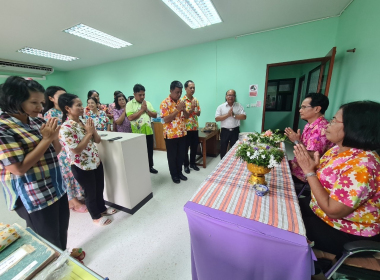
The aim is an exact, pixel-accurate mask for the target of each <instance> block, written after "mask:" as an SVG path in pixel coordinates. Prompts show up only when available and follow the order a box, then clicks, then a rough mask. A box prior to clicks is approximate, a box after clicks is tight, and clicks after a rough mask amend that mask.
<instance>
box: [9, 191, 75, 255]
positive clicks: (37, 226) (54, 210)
mask: <svg viewBox="0 0 380 280" xmlns="http://www.w3.org/2000/svg"><path fill="white" fill-rule="evenodd" d="M15 211H16V212H17V214H18V215H19V216H20V217H21V218H23V219H24V220H25V221H26V226H27V227H30V228H31V229H32V230H33V231H34V232H36V233H37V234H38V235H40V236H41V237H43V238H45V239H46V240H47V241H49V242H50V243H52V244H53V245H55V246H57V247H58V248H60V249H61V250H66V245H67V230H68V228H69V219H70V210H69V201H68V199H67V194H65V195H63V196H62V197H61V198H60V199H59V200H58V201H56V202H54V203H53V204H52V205H50V206H48V207H45V208H44V209H42V210H38V211H35V212H32V213H28V211H27V210H26V209H25V207H24V204H23V203H22V201H21V199H20V198H19V199H18V200H17V201H16V209H15Z"/></svg>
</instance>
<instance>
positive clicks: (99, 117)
mask: <svg viewBox="0 0 380 280" xmlns="http://www.w3.org/2000/svg"><path fill="white" fill-rule="evenodd" d="M97 105H98V100H97V99H96V98H94V97H90V98H89V99H87V107H88V108H89V109H90V110H89V111H87V112H85V115H84V118H85V119H86V120H88V119H92V120H93V121H94V124H95V127H96V130H99V131H110V130H111V123H110V120H109V118H108V117H107V116H106V113H105V112H104V111H102V110H99V109H98V106H97Z"/></svg>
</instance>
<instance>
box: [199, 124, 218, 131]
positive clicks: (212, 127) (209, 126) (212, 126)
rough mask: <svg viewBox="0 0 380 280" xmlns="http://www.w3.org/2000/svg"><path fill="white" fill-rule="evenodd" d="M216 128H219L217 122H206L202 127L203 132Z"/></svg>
mask: <svg viewBox="0 0 380 280" xmlns="http://www.w3.org/2000/svg"><path fill="white" fill-rule="evenodd" d="M215 130H218V126H217V125H216V122H206V125H205V127H204V128H202V129H201V131H202V132H211V131H215Z"/></svg>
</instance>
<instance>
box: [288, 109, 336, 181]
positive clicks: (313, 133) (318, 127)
mask: <svg viewBox="0 0 380 280" xmlns="http://www.w3.org/2000/svg"><path fill="white" fill-rule="evenodd" d="M328 124H329V122H328V120H326V119H325V118H324V116H320V117H319V118H318V119H316V120H315V121H314V122H313V123H307V124H306V125H305V128H304V130H303V132H302V135H301V141H300V142H301V143H302V144H303V145H304V146H305V147H306V150H308V151H315V152H316V151H318V152H319V155H320V156H322V155H323V154H324V153H325V152H326V151H327V150H328V149H330V148H331V147H332V146H334V144H333V143H331V142H330V141H329V140H327V138H326V127H327V126H328ZM289 164H290V170H291V171H292V175H293V176H296V177H297V178H298V179H300V180H301V181H303V182H306V180H305V174H304V173H303V171H302V169H301V167H300V166H299V165H298V162H297V159H296V158H294V159H293V160H290V161H289Z"/></svg>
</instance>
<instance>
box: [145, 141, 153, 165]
mask: <svg viewBox="0 0 380 280" xmlns="http://www.w3.org/2000/svg"><path fill="white" fill-rule="evenodd" d="M146 148H147V150H148V160H149V167H153V165H154V164H153V134H152V135H146Z"/></svg>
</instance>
